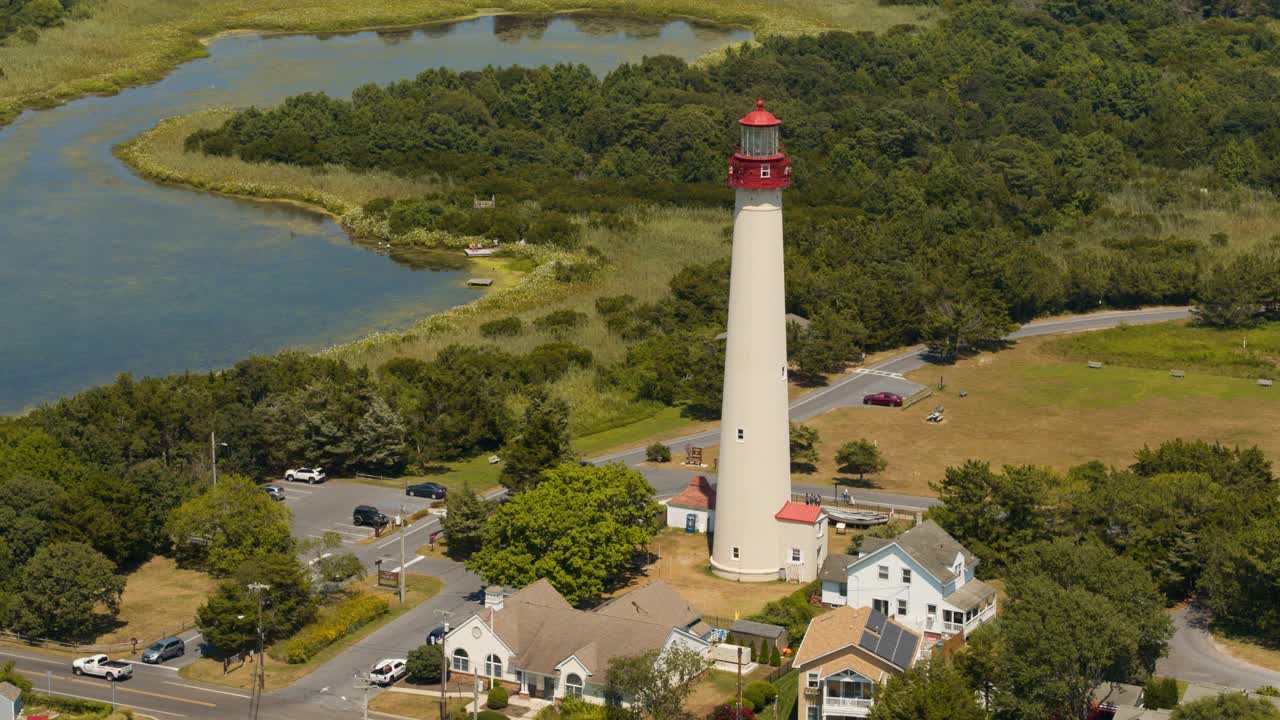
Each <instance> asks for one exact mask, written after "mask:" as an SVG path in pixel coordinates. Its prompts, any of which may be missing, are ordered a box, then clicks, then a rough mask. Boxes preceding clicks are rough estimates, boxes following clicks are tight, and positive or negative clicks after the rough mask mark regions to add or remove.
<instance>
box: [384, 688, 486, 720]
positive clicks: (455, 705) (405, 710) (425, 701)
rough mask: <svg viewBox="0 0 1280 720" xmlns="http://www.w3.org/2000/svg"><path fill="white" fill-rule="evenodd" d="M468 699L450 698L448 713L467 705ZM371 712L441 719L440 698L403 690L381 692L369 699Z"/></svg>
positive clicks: (425, 719)
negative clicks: (402, 691) (403, 691)
mask: <svg viewBox="0 0 1280 720" xmlns="http://www.w3.org/2000/svg"><path fill="white" fill-rule="evenodd" d="M467 704H468V701H466V700H462V699H459V698H452V699H450V700H449V705H448V710H447V715H446V717H448V716H452V715H453V713H455V712H457V711H459V710H461V709H462V708H464V707H466V706H467ZM369 710H370V711H371V712H380V713H387V714H390V715H400V716H401V717H411V718H420V719H421V720H440V698H438V697H431V696H430V695H414V694H411V693H401V692H384V693H379V694H378V697H376V698H374V699H372V700H370V701H369Z"/></svg>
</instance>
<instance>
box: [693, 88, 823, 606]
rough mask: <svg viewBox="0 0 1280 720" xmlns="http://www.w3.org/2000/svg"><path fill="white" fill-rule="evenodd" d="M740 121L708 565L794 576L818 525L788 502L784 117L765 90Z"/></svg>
mask: <svg viewBox="0 0 1280 720" xmlns="http://www.w3.org/2000/svg"><path fill="white" fill-rule="evenodd" d="M739 124H740V125H741V132H742V138H741V146H740V147H739V149H738V152H736V153H734V154H733V157H732V158H731V159H730V160H729V185H730V186H732V187H734V188H736V189H737V194H736V200H735V203H734V212H733V260H732V267H731V271H730V273H731V274H730V279H729V327H728V337H727V345H726V348H725V364H724V400H723V405H722V406H721V413H720V460H719V479H718V481H717V483H716V508H715V513H716V519H715V537H714V539H713V541H712V550H711V568H712V570H713V571H714V572H715V573H716V574H717V575H720V576H721V577H727V578H732V579H737V580H743V581H765V580H777V579H779V578H788V577H793V578H795V579H801V578H803V577H808V576H811V575H812V574H813V573H814V572H816V570H814V567H815V565H814V564H815V563H819V564H820V563H821V560H822V558H821V549H819V548H818V547H816V545H815V543H814V542H813V540H814V539H815V534H817V533H821V531H822V528H821V527H820V526H818V525H817V523H818V520H819V519H820V515H821V509H820V508H817V507H811V506H806V505H804V504H797V503H791V502H789V500H790V498H791V450H790V438H789V425H788V415H787V332H786V321H785V319H784V314H785V312H786V310H785V297H784V285H783V254H782V190H783V188H786V187H788V186H790V185H791V162H790V161H789V160H788V159H787V156H786V155H784V154H783V152H782V147H781V144H780V142H779V130H780V129H781V126H782V123H781V122H780V121H779V120H778V118H776V117H774V116H773V114H772V113H770V112H768V111H767V110H765V109H764V101H763V100H761V101H759V102H757V103H756V109H755V110H754V111H753V112H751V113H748V114H747V116H746V117H744V118H742V119H741V120H740V121H739ZM823 521H825V518H823ZM796 523H799V524H801V525H804V526H805V528H803V529H801V528H795V527H793V525H794V524H796ZM806 535H807V539H804V540H800V538H801V537H802V536H806ZM796 551H798V553H797V552H796ZM797 555H798V556H799V557H798V558H797ZM806 556H807V557H806Z"/></svg>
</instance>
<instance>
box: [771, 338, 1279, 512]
mask: <svg viewBox="0 0 1280 720" xmlns="http://www.w3.org/2000/svg"><path fill="white" fill-rule="evenodd" d="M1166 327H1168V328H1170V329H1169V330H1168V332H1172V333H1181V332H1182V330H1181V329H1179V326H1177V325H1169V326H1166ZM1134 330H1139V328H1129V329H1128V330H1124V331H1104V332H1102V333H1098V335H1105V334H1106V333H1108V332H1116V333H1117V334H1121V333H1128V332H1132V331H1134ZM1077 337H1079V338H1081V339H1086V338H1089V336H1086V335H1081V336H1076V337H1072V338H1070V340H1071V341H1075V340H1076V339H1077ZM1126 337H1127V335H1126ZM1061 342H1063V341H1062V340H1061V339H1057V338H1031V339H1027V340H1023V341H1021V342H1019V343H1018V345H1017V346H1015V347H1013V348H1011V349H1009V350H1005V351H1003V352H998V353H987V354H983V355H979V356H977V357H974V358H970V359H966V360H962V361H960V362H958V363H956V364H955V365H954V366H949V367H945V368H938V367H927V368H923V369H921V370H919V371H917V372H916V373H913V374H912V379H913V380H915V381H917V382H921V383H936V382H937V379H938V376H939V375H942V376H944V377H945V382H946V388H945V389H944V390H942V391H940V392H938V393H936V394H935V395H934V396H933V397H932V398H930V399H929V400H927V401H925V402H923V403H921V404H919V405H916V406H915V407H912V408H908V409H906V410H891V409H884V408H875V409H865V408H861V407H859V408H845V409H841V410H836V411H833V412H830V413H827V414H825V415H822V416H819V417H817V418H814V419H812V420H809V421H808V422H807V423H806V424H808V425H811V426H813V427H815V428H817V430H818V432H819V433H820V435H821V443H820V444H819V453H820V457H821V460H822V461H821V462H820V463H819V464H818V468H817V472H815V473H813V474H806V475H795V476H793V480H795V481H796V482H805V483H809V484H817V485H823V484H830V483H831V481H832V479H833V478H841V477H842V475H841V474H840V473H839V472H838V471H837V470H836V467H835V462H834V459H833V457H834V455H835V452H836V449H837V448H838V447H839V446H840V445H841V444H842V443H844V442H847V441H849V440H855V439H857V438H860V437H864V438H868V439H871V440H875V441H876V442H877V443H879V446H880V449H881V451H882V452H883V453H884V455H885V457H886V458H887V459H888V461H889V466H888V468H887V469H886V470H885V472H884V473H882V474H880V475H878V476H869V477H868V478H867V480H866V482H865V483H864V485H865V486H866V487H870V488H874V489H884V490H888V491H894V492H903V493H909V494H916V495H931V494H932V492H931V491H930V490H929V485H928V484H929V482H930V481H936V480H938V479H940V478H941V477H942V475H943V471H944V470H945V469H946V468H947V467H948V466H953V465H959V464H960V463H962V462H964V461H965V460H967V459H971V458H975V459H980V460H986V461H990V462H991V463H992V464H994V465H1003V464H1013V465H1020V464H1039V465H1049V466H1051V467H1055V468H1058V469H1063V470H1065V469H1066V468H1068V467H1071V466H1073V465H1077V464H1080V463H1083V462H1087V461H1089V460H1101V461H1103V462H1104V463H1107V464H1114V465H1126V464H1128V463H1130V462H1132V458H1133V453H1134V451H1136V450H1138V449H1139V448H1141V447H1142V446H1143V445H1144V444H1147V445H1155V444H1158V443H1161V442H1164V441H1165V440H1169V439H1172V438H1184V439H1203V440H1207V441H1210V442H1212V441H1215V440H1216V441H1220V442H1222V443H1224V444H1227V445H1241V446H1249V445H1257V446H1258V447H1260V448H1261V449H1262V450H1263V452H1265V453H1267V454H1268V455H1269V456H1272V457H1274V456H1276V455H1277V454H1280V434H1276V433H1275V432H1273V431H1272V430H1271V429H1272V428H1274V427H1275V426H1276V423H1278V422H1280V393H1277V392H1276V390H1275V388H1261V387H1258V386H1257V385H1256V384H1255V383H1254V381H1253V380H1250V379H1247V378H1237V377H1226V376H1221V375H1209V374H1206V373H1204V372H1194V371H1192V370H1191V369H1189V368H1188V373H1187V377H1186V378H1182V379H1174V378H1171V377H1169V374H1168V370H1167V369H1145V368H1132V367H1121V366H1118V365H1114V364H1108V365H1107V366H1106V367H1104V368H1102V369H1100V370H1091V369H1089V368H1087V367H1086V365H1085V362H1084V361H1083V360H1079V359H1071V360H1068V359H1064V358H1063V357H1062V356H1061V355H1060V354H1059V353H1058V352H1057V343H1061ZM1253 344H1254V341H1253V340H1252V339H1251V340H1250V345H1251V346H1253ZM962 390H963V391H966V392H967V393H968V396H967V397H965V398H960V397H959V395H958V393H959V392H960V391H962ZM938 405H944V406H946V418H947V420H946V422H945V423H943V424H941V425H932V424H929V423H926V422H925V421H924V418H925V416H926V415H928V414H929V413H930V412H931V411H932V410H933V409H934V407H936V406H938ZM847 481H848V482H849V483H851V484H856V483H857V478H847Z"/></svg>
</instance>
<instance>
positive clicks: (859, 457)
mask: <svg viewBox="0 0 1280 720" xmlns="http://www.w3.org/2000/svg"><path fill="white" fill-rule="evenodd" d="M836 464H837V465H839V466H840V472H848V473H858V481H859V482H862V481H863V479H864V478H865V476H866V474H867V473H872V474H874V473H878V472H880V471H882V470H884V469H885V468H886V467H888V466H889V461H888V460H885V459H884V456H883V455H881V454H880V446H878V445H876V444H875V443H873V442H871V441H870V440H867V439H862V440H855V441H853V442H847V443H845V444H844V445H841V446H840V449H839V450H837V451H836Z"/></svg>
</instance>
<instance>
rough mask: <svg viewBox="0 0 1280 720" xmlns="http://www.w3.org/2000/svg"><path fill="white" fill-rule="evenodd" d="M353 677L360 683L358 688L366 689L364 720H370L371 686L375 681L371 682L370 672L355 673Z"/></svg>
mask: <svg viewBox="0 0 1280 720" xmlns="http://www.w3.org/2000/svg"><path fill="white" fill-rule="evenodd" d="M352 677H354V678H355V679H356V681H357V682H359V683H360V684H359V685H357V686H356V689H357V690H363V691H364V703H363V706H364V720H369V688H371V687H373V683H371V682H369V674H368V673H363V674H362V673H353V674H352Z"/></svg>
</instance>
